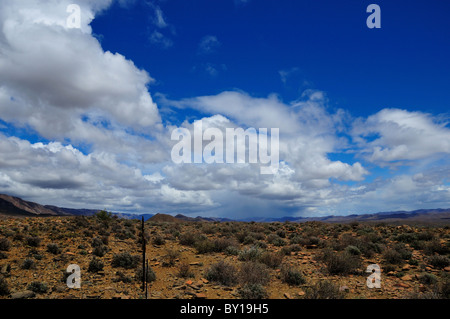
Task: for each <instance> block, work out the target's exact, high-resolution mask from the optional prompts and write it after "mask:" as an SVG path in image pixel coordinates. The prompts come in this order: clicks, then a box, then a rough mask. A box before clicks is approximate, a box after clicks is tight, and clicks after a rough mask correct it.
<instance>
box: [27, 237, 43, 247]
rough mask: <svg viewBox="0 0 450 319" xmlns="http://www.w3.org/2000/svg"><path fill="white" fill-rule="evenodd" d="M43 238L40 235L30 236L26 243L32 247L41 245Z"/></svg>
mask: <svg viewBox="0 0 450 319" xmlns="http://www.w3.org/2000/svg"><path fill="white" fill-rule="evenodd" d="M41 241H42V239H41V238H39V237H38V236H29V237H27V238H26V243H27V245H28V246H30V247H39V245H40V244H41Z"/></svg>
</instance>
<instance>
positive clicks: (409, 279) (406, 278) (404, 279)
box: [400, 275, 413, 281]
mask: <svg viewBox="0 0 450 319" xmlns="http://www.w3.org/2000/svg"><path fill="white" fill-rule="evenodd" d="M400 279H401V280H403V281H411V280H412V279H413V278H412V277H411V276H410V275H405V276H403V277H402V278H400Z"/></svg>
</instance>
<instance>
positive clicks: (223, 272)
mask: <svg viewBox="0 0 450 319" xmlns="http://www.w3.org/2000/svg"><path fill="white" fill-rule="evenodd" d="M206 279H208V280H210V281H213V282H216V283H219V284H221V285H224V286H231V285H234V284H235V283H237V280H238V277H237V270H236V268H235V267H234V266H233V265H231V264H229V263H227V262H224V261H223V260H221V261H219V262H218V263H215V264H213V265H211V267H210V268H209V269H208V271H207V272H206Z"/></svg>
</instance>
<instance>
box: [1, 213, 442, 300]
mask: <svg viewBox="0 0 450 319" xmlns="http://www.w3.org/2000/svg"><path fill="white" fill-rule="evenodd" d="M142 238H145V240H146V258H147V260H148V265H149V267H148V272H147V278H148V281H149V283H148V296H147V297H148V298H150V299H173V298H175V299H190V298H207V299H230V298H231V299H256V298H269V299H286V298H287V299H296V298H310V299H329V298H346V299H369V298H376V299H394V298H397V299H398V298H402V299H403V298H435V299H442V298H449V296H450V258H449V257H450V228H449V227H448V226H445V225H429V226H419V225H394V224H385V223H378V224H375V223H374V224H366V223H357V222H354V223H348V224H332V223H322V222H305V223H293V222H284V223H281V222H274V223H254V222H249V223H244V222H183V221H176V220H174V219H173V218H170V217H167V216H163V215H157V216H155V217H154V218H152V219H150V220H148V221H146V222H145V232H144V236H142V233H141V221H140V220H130V219H120V218H115V217H111V216H109V215H107V214H106V215H105V214H98V215H96V216H92V217H85V216H77V217H30V218H2V219H0V298H1V299H9V298H14V299H17V298H39V299H53V298H57V299H61V298H70V299H74V298H83V299H98V298H101V299H111V298H120V299H142V298H145V293H144V291H143V290H142V283H141V281H142V279H141V278H142ZM71 264H76V265H79V267H80V269H81V288H79V289H70V288H68V286H67V283H66V281H67V278H68V276H70V273H66V269H67V267H68V266H69V265H71ZM373 264H377V265H378V266H379V267H380V268H381V274H380V276H381V287H380V288H369V287H368V286H367V283H366V281H367V277H368V276H370V275H371V273H367V272H366V269H367V267H368V266H369V265H373Z"/></svg>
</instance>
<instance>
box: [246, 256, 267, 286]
mask: <svg viewBox="0 0 450 319" xmlns="http://www.w3.org/2000/svg"><path fill="white" fill-rule="evenodd" d="M269 279H270V273H269V269H268V268H267V266H266V265H264V264H261V263H259V262H254V261H248V262H245V263H242V264H241V267H240V270H239V281H240V282H241V283H243V284H260V285H266V284H267V283H268V282H269Z"/></svg>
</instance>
